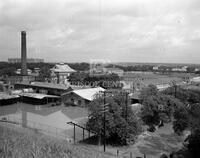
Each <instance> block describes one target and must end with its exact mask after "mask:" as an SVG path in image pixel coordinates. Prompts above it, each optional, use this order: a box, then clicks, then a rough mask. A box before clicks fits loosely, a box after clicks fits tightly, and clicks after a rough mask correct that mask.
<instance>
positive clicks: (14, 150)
mask: <svg viewBox="0 0 200 158" xmlns="http://www.w3.org/2000/svg"><path fill="white" fill-rule="evenodd" d="M0 157H1V158H110V157H112V156H110V155H105V154H103V153H100V152H98V151H89V150H88V149H82V148H79V147H77V146H75V145H71V144H68V143H67V142H66V141H64V140H58V139H56V138H51V137H48V136H45V135H42V134H40V133H35V132H34V131H31V130H28V129H24V128H16V127H12V128H10V127H9V128H8V127H6V126H5V125H1V124H0Z"/></svg>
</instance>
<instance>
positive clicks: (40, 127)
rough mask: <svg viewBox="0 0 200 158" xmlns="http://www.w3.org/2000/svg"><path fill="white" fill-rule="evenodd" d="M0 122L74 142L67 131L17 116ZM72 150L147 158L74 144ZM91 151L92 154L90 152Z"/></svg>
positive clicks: (121, 156) (2, 118) (8, 117)
mask: <svg viewBox="0 0 200 158" xmlns="http://www.w3.org/2000/svg"><path fill="white" fill-rule="evenodd" d="M0 121H1V122H7V123H12V124H17V125H21V126H23V127H27V128H30V129H33V130H35V131H36V132H41V133H44V134H47V135H50V136H54V137H57V138H61V139H64V140H66V141H67V142H70V143H72V142H74V141H73V136H72V137H70V135H69V133H68V131H67V130H66V129H61V128H57V127H53V126H50V125H46V124H42V123H38V122H34V121H31V120H26V123H25V124H24V120H23V119H21V118H19V117H17V116H9V115H8V116H5V117H1V118H0ZM74 148H77V149H76V150H79V151H80V152H83V153H84V154H87V155H88V154H89V155H92V157H96V158H100V157H104V158H112V157H113V158H114V157H119V158H147V156H146V155H145V154H144V155H143V156H140V157H135V156H134V154H133V153H132V152H130V153H129V154H127V153H126V154H125V155H124V154H123V153H121V152H120V151H119V150H116V153H113V152H112V153H109V152H106V153H104V152H103V151H99V150H97V149H95V148H93V149H91V148H90V149H89V148H88V147H83V146H82V145H79V144H76V146H74ZM91 150H92V152H91Z"/></svg>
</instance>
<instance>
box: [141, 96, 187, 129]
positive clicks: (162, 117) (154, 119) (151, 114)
mask: <svg viewBox="0 0 200 158" xmlns="http://www.w3.org/2000/svg"><path fill="white" fill-rule="evenodd" d="M142 105H143V107H142V109H141V118H142V120H143V122H144V123H145V124H146V125H148V126H150V127H151V126H155V125H158V124H159V122H160V121H163V122H169V121H171V119H172V117H173V113H174V111H175V109H176V108H177V107H179V106H183V104H182V103H181V102H180V101H179V100H178V99H176V98H174V97H173V96H170V95H164V94H161V93H157V94H156V95H150V96H149V97H145V99H144V100H143V102H142Z"/></svg>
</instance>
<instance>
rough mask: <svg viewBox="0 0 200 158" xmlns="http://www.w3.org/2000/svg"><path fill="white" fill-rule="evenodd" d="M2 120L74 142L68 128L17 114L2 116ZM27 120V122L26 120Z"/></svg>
mask: <svg viewBox="0 0 200 158" xmlns="http://www.w3.org/2000/svg"><path fill="white" fill-rule="evenodd" d="M1 121H3V122H8V123H13V124H18V125H21V126H23V127H27V128H31V129H33V130H35V131H36V132H41V133H44V134H47V135H51V136H55V137H58V138H62V139H65V140H67V141H68V142H72V138H71V137H70V136H69V135H68V133H67V130H66V129H62V128H57V127H53V126H50V125H47V124H42V123H38V122H35V121H32V120H23V119H21V118H19V117H16V116H9V115H8V116H5V117H2V118H1ZM24 121H25V122H24Z"/></svg>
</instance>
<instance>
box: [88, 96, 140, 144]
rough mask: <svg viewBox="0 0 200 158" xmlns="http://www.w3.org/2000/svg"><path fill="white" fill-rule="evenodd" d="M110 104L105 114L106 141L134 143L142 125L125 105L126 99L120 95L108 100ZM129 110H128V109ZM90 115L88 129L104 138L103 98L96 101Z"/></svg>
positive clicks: (111, 142) (90, 108) (92, 105)
mask: <svg viewBox="0 0 200 158" xmlns="http://www.w3.org/2000/svg"><path fill="white" fill-rule="evenodd" d="M106 102H107V103H109V105H108V107H107V111H106V112H105V115H106V117H105V126H106V130H105V131H106V140H107V143H110V144H115V145H125V144H129V143H133V142H134V141H135V138H136V137H137V135H138V134H139V133H140V132H141V130H142V129H141V125H140V123H139V121H138V119H137V117H136V116H135V114H134V112H133V111H132V110H131V108H130V107H129V106H126V105H125V102H124V99H122V98H120V97H119V96H118V95H116V96H113V98H106ZM126 108H128V109H126ZM89 110H90V115H89V120H88V122H87V127H88V128H89V129H91V130H93V131H97V132H98V134H99V136H103V132H104V128H103V121H104V111H103V110H104V108H103V100H102V98H97V99H96V100H94V101H93V102H92V103H91V104H90V106H89Z"/></svg>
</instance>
